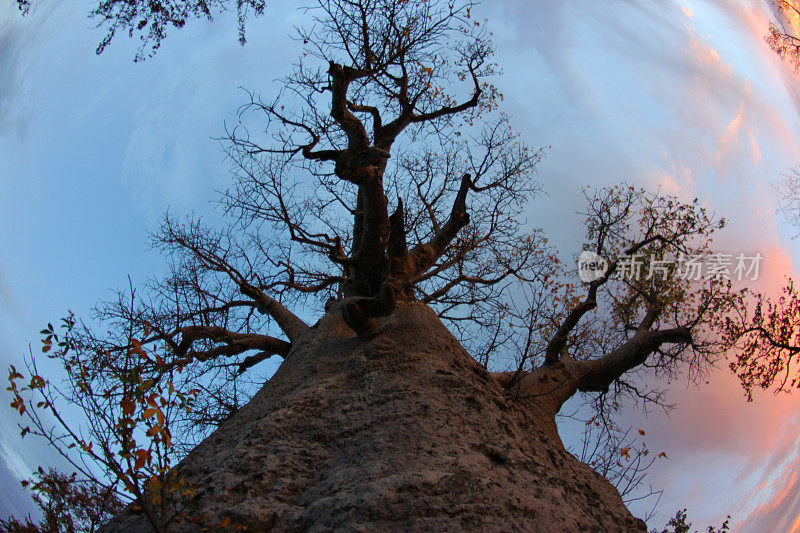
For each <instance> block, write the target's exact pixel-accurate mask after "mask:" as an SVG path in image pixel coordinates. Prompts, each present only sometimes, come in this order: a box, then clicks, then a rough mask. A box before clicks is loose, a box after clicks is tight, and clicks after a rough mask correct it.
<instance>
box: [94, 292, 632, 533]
mask: <svg viewBox="0 0 800 533" xmlns="http://www.w3.org/2000/svg"><path fill="white" fill-rule="evenodd" d="M377 323H378V326H377V328H376V329H375V330H374V331H373V332H371V335H370V336H369V338H362V339H359V338H356V337H355V336H354V334H353V332H352V330H351V329H350V328H348V327H347V326H346V325H345V323H344V322H343V320H342V319H341V311H340V309H339V308H338V306H334V308H332V309H331V310H330V311H329V312H328V314H327V315H326V316H325V317H323V318H322V319H321V320H320V321H319V322H318V323H317V324H316V325H315V326H314V327H312V328H311V329H310V330H309V331H308V332H307V333H306V334H305V335H304V336H303V337H301V338H300V339H299V340H298V341H297V342H295V343H293V348H292V350H291V352H290V353H289V354H288V356H287V357H286V360H285V362H284V363H283V364H282V365H281V367H280V369H279V370H278V371H277V373H276V374H275V376H274V377H273V378H272V379H271V380H270V381H269V383H267V384H266V386H264V387H263V388H262V389H261V391H259V392H258V394H256V396H255V397H254V398H253V400H252V401H251V402H250V403H249V404H248V405H246V406H245V407H243V408H242V409H241V410H240V411H239V412H237V413H236V414H235V415H234V416H232V417H231V418H230V419H228V420H227V421H226V422H225V423H223V424H222V426H221V427H220V428H219V429H217V430H216V431H215V432H214V433H213V434H212V435H211V436H209V437H208V438H207V439H206V440H205V441H204V442H203V443H202V444H200V446H198V447H197V448H196V449H195V450H193V451H192V452H191V453H190V454H189V455H188V457H186V459H185V460H184V461H183V462H182V463H181V464H180V465H179V467H178V471H179V475H180V476H182V477H184V478H186V479H188V480H190V481H191V482H192V483H193V484H195V485H196V486H197V487H198V489H197V494H196V497H195V499H194V501H193V503H196V504H197V505H198V507H199V509H201V510H202V511H203V512H205V513H206V515H208V517H209V521H208V522H206V523H207V524H218V523H220V522H222V521H223V520H224V519H225V518H226V517H229V518H230V519H231V520H232V522H234V523H239V524H242V525H245V526H247V531H248V532H256V531H270V530H275V531H299V530H309V529H310V530H315V531H318V530H328V529H345V530H354V531H385V530H398V531H410V530H422V531H440V530H461V529H468V530H504V531H511V530H524V531H628V530H630V531H646V528H645V524H644V522H642V521H641V520H638V519H636V518H634V517H633V516H632V515H631V514H630V512H629V511H628V510H627V509H626V508H625V506H624V504H623V502H622V499H621V498H620V496H619V493H618V492H617V491H616V489H615V488H614V487H613V486H612V485H611V484H610V483H609V482H608V481H606V480H605V479H604V478H602V477H601V476H600V475H598V474H596V473H595V472H593V471H592V470H591V469H590V468H589V467H588V466H586V465H584V464H583V463H581V462H579V461H578V460H577V459H575V458H574V457H573V456H572V455H570V454H569V453H568V452H567V451H566V450H565V449H564V447H563V445H562V444H561V441H560V439H559V438H558V435H557V434H556V433H555V425H554V423H553V416H554V413H552V412H545V411H542V410H537V408H536V405H533V402H532V401H531V400H525V401H520V400H515V399H513V398H512V397H508V396H507V395H506V393H505V392H504V391H503V389H502V387H501V386H500V385H499V383H498V381H497V380H496V379H495V378H493V377H492V376H491V375H490V374H489V373H488V372H486V371H485V370H484V369H483V368H481V367H480V366H479V365H478V364H477V363H476V362H475V361H474V360H473V359H472V358H470V357H469V355H468V354H467V353H466V352H465V350H464V349H463V348H462V347H461V345H460V344H459V343H458V342H457V341H456V339H455V338H454V337H453V336H452V335H451V334H450V333H449V332H448V331H447V329H446V328H445V327H444V325H443V324H442V323H441V322H440V321H439V319H438V318H437V317H436V316H435V314H434V313H433V312H432V311H431V310H430V308H428V307H427V306H425V305H422V304H418V303H410V304H409V303H405V304H399V305H398V308H397V309H396V310H395V311H394V312H393V313H392V314H391V315H390V316H388V317H385V318H381V319H378V320H377ZM545 403H546V402H545ZM556 403H557V402H556ZM184 528H185V529H184ZM175 530H176V531H189V530H191V528H189V527H188V526H187V525H186V524H185V523H184V524H182V525H180V526H175ZM212 530H213V528H212ZM105 531H126V532H137V531H151V529H150V527H149V526H148V524H147V522H146V520H145V519H144V517H142V516H141V515H135V514H133V513H132V512H130V511H129V512H127V513H126V514H123V515H121V516H119V517H117V518H116V519H114V520H113V521H112V522H111V523H110V524H109V525H108V526H106V529H105Z"/></svg>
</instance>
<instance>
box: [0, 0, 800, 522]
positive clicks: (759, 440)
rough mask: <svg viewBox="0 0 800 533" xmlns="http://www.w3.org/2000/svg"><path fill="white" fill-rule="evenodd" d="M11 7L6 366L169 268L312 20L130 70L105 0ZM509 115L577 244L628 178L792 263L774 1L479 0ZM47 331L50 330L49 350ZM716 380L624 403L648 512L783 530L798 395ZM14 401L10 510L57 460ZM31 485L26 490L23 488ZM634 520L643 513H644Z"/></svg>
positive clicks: (788, 103) (169, 46) (792, 505)
mask: <svg viewBox="0 0 800 533" xmlns="http://www.w3.org/2000/svg"><path fill="white" fill-rule="evenodd" d="M8 4H9V3H8V2H7V3H4V4H3V5H2V6H0V228H1V229H2V231H0V249H2V254H0V363H2V364H3V365H7V364H8V363H9V362H19V361H20V359H21V355H22V353H23V352H24V351H25V350H27V346H28V344H29V343H34V344H35V343H36V342H37V332H38V330H39V329H41V327H42V326H43V325H44V324H46V323H47V322H48V321H53V320H54V319H57V318H58V317H60V316H63V315H64V313H65V311H66V310H67V309H72V310H73V311H75V312H76V313H77V314H78V315H81V314H84V315H85V314H86V313H87V312H88V310H89V309H90V308H91V306H92V304H93V303H95V302H96V300H97V299H98V298H102V297H106V296H108V295H110V290H111V289H113V288H115V287H120V286H122V285H124V284H126V283H127V278H126V276H128V275H129V274H130V275H131V276H132V278H133V280H134V282H136V281H143V280H144V279H145V278H146V277H147V276H149V275H152V274H155V273H158V272H159V270H160V268H161V263H160V258H159V257H158V255H157V254H154V253H152V252H148V250H147V248H146V245H145V241H146V237H147V231H148V229H150V228H153V227H154V226H155V225H156V223H157V222H158V218H159V216H160V215H161V214H162V213H163V212H164V210H165V209H166V208H168V207H169V208H170V209H171V211H172V212H173V213H188V212H192V211H194V212H198V213H208V212H209V210H210V204H209V201H210V200H211V199H212V198H213V191H214V190H219V189H222V188H224V187H225V186H226V183H227V180H228V177H227V173H226V166H225V164H224V161H223V154H222V152H221V150H220V148H219V146H218V144H217V143H216V141H214V140H213V139H214V138H215V137H218V136H220V135H221V134H222V133H223V123H224V121H226V120H227V121H228V122H230V121H233V120H234V117H235V114H236V108H237V106H238V105H239V104H241V103H242V102H243V101H244V98H245V95H244V93H243V92H242V90H241V89H240V87H245V88H247V89H252V90H254V91H256V92H259V93H261V94H263V95H265V96H269V95H270V94H274V93H275V92H276V91H277V89H278V87H279V85H278V84H277V83H276V82H275V80H276V79H277V78H279V77H280V76H282V75H283V74H285V73H286V72H287V70H288V68H289V65H290V63H291V62H292V61H293V60H294V59H295V52H294V51H295V49H296V46H295V43H294V42H293V41H292V40H291V39H290V38H289V37H288V36H287V32H288V31H289V28H291V27H292V26H293V25H295V24H298V23H300V22H301V21H302V14H300V13H298V12H297V11H295V10H294V9H292V8H291V4H292V3H290V2H288V1H283V2H270V6H268V13H269V16H267V17H263V18H261V19H255V20H251V21H250V23H249V26H248V37H249V43H248V44H247V45H246V46H245V47H240V46H239V45H238V44H237V42H236V24H235V21H234V20H233V18H232V17H228V18H227V19H226V18H225V17H222V19H223V20H220V21H218V22H217V23H214V24H202V23H201V24H193V25H191V26H190V27H187V28H186V29H184V30H181V31H179V32H175V33H174V34H172V35H169V36H168V38H167V40H166V41H165V42H164V45H163V46H162V49H161V50H160V51H159V53H158V54H157V56H156V57H155V58H154V59H152V60H149V61H147V62H144V63H139V64H134V63H133V62H132V58H133V55H134V51H135V45H136V43H135V42H131V41H128V40H127V39H126V38H125V37H119V38H118V39H117V40H116V41H115V42H114V43H113V44H112V46H111V47H110V48H109V49H108V50H107V51H106V52H105V53H104V54H103V55H101V56H95V55H94V49H95V47H96V45H97V42H98V41H99V40H100V39H101V38H102V35H103V34H102V31H101V30H97V29H95V28H93V24H92V23H91V22H90V21H88V20H87V19H86V18H85V14H86V13H87V12H88V10H89V9H90V8H91V7H92V6H91V2H63V1H57V0H41V2H40V4H39V5H38V6H37V7H36V8H35V9H34V11H33V12H32V14H31V15H30V16H29V17H28V18H27V19H24V20H22V19H20V18H19V17H18V16H17V14H16V12H15V9H14V7H13V6H11V5H8ZM481 12H482V13H481V14H482V15H485V16H486V17H488V18H489V26H490V29H492V30H493V31H494V37H495V42H496V44H497V48H498V54H497V55H498V60H499V62H500V64H501V65H502V67H503V70H504V73H505V76H504V77H503V78H502V79H501V80H500V82H499V85H500V87H501V89H502V91H503V93H504V96H505V101H504V105H505V109H506V110H507V111H508V112H509V113H510V115H511V117H512V122H513V124H514V126H515V128H516V129H517V130H518V131H519V132H521V133H522V134H523V136H524V138H525V140H526V141H527V142H528V143H529V144H531V145H533V146H551V148H550V149H549V150H548V155H547V157H546V158H545V160H544V161H543V162H542V164H541V165H540V167H539V173H538V178H539V180H540V181H541V182H542V184H543V186H544V189H545V192H546V195H545V196H542V197H541V198H539V199H538V200H537V201H536V202H534V203H533V204H532V205H531V207H530V209H529V212H528V218H529V220H530V221H531V222H533V223H535V224H537V225H540V226H542V227H544V228H545V229H546V230H547V231H548V232H549V234H550V236H551V237H552V238H553V240H554V241H555V243H556V244H557V245H558V246H559V248H560V249H561V252H562V254H563V255H564V257H565V258H569V257H570V256H571V254H572V253H575V252H576V251H578V249H579V247H580V244H581V242H582V234H581V219H580V217H579V216H577V215H576V214H575V213H576V211H577V210H579V209H580V207H581V202H580V200H581V198H582V196H581V194H580V190H581V187H582V186H583V185H585V184H592V185H593V186H596V185H605V184H613V183H617V182H619V181H621V180H623V179H624V180H627V181H629V182H631V183H634V184H640V185H644V186H647V187H650V188H654V189H655V188H660V189H661V190H662V191H664V192H669V193H673V194H678V195H679V196H682V197H684V198H687V199H691V198H694V197H698V198H700V200H701V201H702V202H704V203H705V204H706V205H708V206H709V207H711V208H713V209H714V210H715V211H716V212H717V213H718V214H719V215H720V216H724V217H726V218H729V219H730V221H731V224H730V226H729V228H728V229H727V231H726V232H725V233H724V234H723V235H722V236H721V238H720V239H719V240H718V241H717V242H718V245H719V246H720V248H721V249H725V250H728V251H732V252H739V251H743V252H753V251H760V252H761V253H762V254H764V256H765V263H764V272H763V276H762V279H761V281H760V284H759V285H758V287H759V288H761V289H763V290H771V289H774V288H775V287H777V286H778V285H779V284H780V283H781V282H782V278H783V276H784V275H785V274H790V273H793V272H794V270H795V268H796V266H795V261H794V258H795V257H800V256H799V255H798V253H800V244H798V242H797V241H794V240H791V238H790V237H791V236H792V235H793V234H794V230H793V229H792V228H788V227H785V225H783V224H782V222H781V220H780V219H779V218H776V216H775V208H776V206H777V201H776V198H775V193H774V189H773V187H772V185H771V184H773V183H775V182H777V181H778V180H780V177H781V175H782V174H784V173H786V172H788V171H789V170H790V169H791V168H792V166H794V165H795V164H796V163H797V162H800V143H798V140H799V139H800V118H799V117H798V113H797V102H798V94H800V93H798V86H797V84H796V81H795V77H794V75H793V74H792V73H791V72H790V71H789V70H788V69H787V68H786V66H785V65H782V64H781V63H780V62H779V61H778V60H777V59H776V58H775V57H774V56H773V54H772V53H771V52H770V51H769V50H768V49H767V48H766V45H765V44H764V41H763V35H764V33H765V32H766V24H767V17H768V15H769V12H768V7H767V5H766V2H763V1H761V0H739V1H736V0H728V1H721V0H706V1H699V0H692V1H689V0H686V1H672V0H665V1H663V2H659V3H655V2H646V1H641V2H636V1H633V0H614V1H609V2H604V3H602V5H601V4H600V3H597V2H585V1H584V2H579V1H577V0H565V1H561V2H552V1H545V0H537V1H530V0H529V1H525V0H502V1H500V0H498V1H495V2H492V3H489V4H487V5H486V6H483V7H482V9H481ZM34 347H35V346H34ZM709 382H710V383H709V384H707V385H706V384H704V385H703V386H701V387H694V386H688V385H687V383H686V381H685V380H683V381H680V380H679V381H676V382H675V383H673V384H672V385H671V386H672V388H671V391H672V393H671V394H672V399H673V401H676V402H678V403H679V404H680V407H679V408H678V410H677V411H675V412H673V413H672V415H671V418H669V419H668V418H667V417H666V416H664V415H662V414H661V413H652V414H650V415H649V416H647V417H646V418H645V417H644V416H643V415H642V414H641V413H630V414H629V415H627V418H628V419H629V421H630V423H632V424H635V425H636V427H642V428H644V429H646V430H647V439H648V440H647V442H648V445H649V446H650V447H651V449H653V450H655V451H665V452H666V453H667V454H668V456H669V459H668V460H665V461H661V462H659V463H658V464H657V467H656V468H655V469H654V470H653V473H652V479H651V482H652V483H653V484H654V485H655V486H657V487H662V488H664V489H665V492H664V496H663V498H662V502H661V505H660V507H659V509H660V512H659V514H658V515H657V516H656V518H655V519H654V520H653V522H652V523H651V525H653V526H655V525H663V523H664V522H665V521H666V518H667V517H668V516H669V515H672V514H674V511H675V510H676V509H679V508H683V507H688V508H689V512H690V516H691V517H692V518H693V520H694V521H695V524H696V525H704V524H707V523H719V522H720V521H721V519H722V518H723V517H724V516H725V515H726V514H728V513H731V514H733V518H734V522H736V523H737V524H738V527H739V528H740V530H741V531H763V530H767V529H769V528H772V527H779V528H780V529H784V530H789V529H791V527H795V528H796V527H797V526H796V525H795V526H792V524H793V523H794V520H795V519H796V517H797V516H798V514H800V502H798V501H797V498H796V495H797V493H798V491H797V486H796V484H797V483H798V474H800V463H799V462H798V459H797V450H798V444H800V429H798V428H800V424H798V423H797V422H798V417H800V410H798V400H797V395H795V396H786V395H784V396H779V397H774V396H772V395H769V394H763V395H760V396H758V397H757V398H756V401H755V402H753V403H750V404H747V403H746V402H745V401H744V398H743V395H742V394H741V392H740V390H739V388H738V385H737V383H736V382H735V380H734V379H733V378H732V377H731V376H730V375H729V373H728V372H727V371H726V370H725V369H724V368H722V369H720V370H719V371H717V372H715V373H714V374H713V375H712V376H711V377H710V379H709ZM14 424H15V421H14V419H13V418H12V417H11V411H10V410H9V411H8V412H7V413H6V415H4V416H2V417H0V457H2V460H0V492H2V489H3V487H9V488H8V491H9V492H7V493H6V494H8V496H4V498H3V499H2V500H0V512H8V511H10V510H14V511H17V512H18V511H19V510H18V509H16V508H15V507H17V506H19V505H23V504H22V503H21V502H23V501H25V500H24V499H18V498H17V495H21V491H20V489H18V487H17V486H16V481H14V480H13V477H15V476H19V475H22V474H24V472H25V471H26V469H27V470H30V469H33V468H35V467H36V466H38V465H39V464H47V463H48V462H49V460H50V459H51V457H50V456H49V455H48V453H47V451H46V449H44V448H42V447H37V446H34V445H32V443H31V442H30V441H29V440H26V441H24V442H21V441H20V440H19V439H18V438H17V436H16V429H15V426H14ZM15 491H16V492H15ZM634 511H635V512H636V513H637V514H640V515H641V514H644V512H646V509H641V508H637V507H634Z"/></svg>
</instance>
